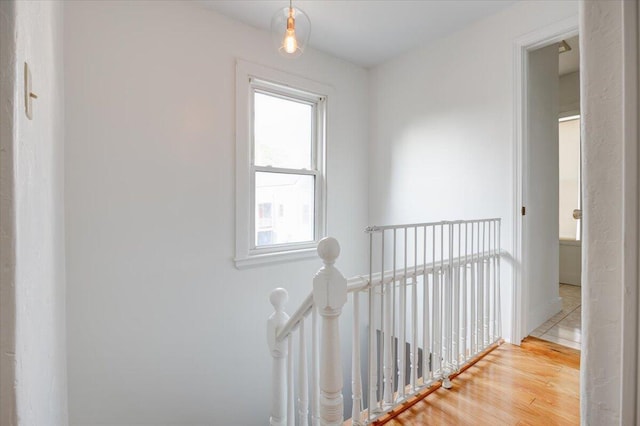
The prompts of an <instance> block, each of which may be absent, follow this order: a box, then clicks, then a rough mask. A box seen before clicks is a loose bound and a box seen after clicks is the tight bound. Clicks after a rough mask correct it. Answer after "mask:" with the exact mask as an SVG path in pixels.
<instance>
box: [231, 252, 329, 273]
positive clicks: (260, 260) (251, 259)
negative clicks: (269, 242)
mask: <svg viewBox="0 0 640 426" xmlns="http://www.w3.org/2000/svg"><path fill="white" fill-rule="evenodd" d="M317 257H318V253H317V249H316V247H309V248H304V249H298V250H289V251H279V252H274V253H264V254H254V255H250V256H246V257H236V258H235V259H234V262H235V264H236V268H238V269H246V268H251V267H254V266H261V265H269V264H274V263H282V262H289V261H294V260H302V259H311V258H317Z"/></svg>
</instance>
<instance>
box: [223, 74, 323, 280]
mask: <svg viewBox="0 0 640 426" xmlns="http://www.w3.org/2000/svg"><path fill="white" fill-rule="evenodd" d="M237 74H238V75H237V78H238V80H237V97H238V98H237V103H238V109H237V114H238V116H237V129H236V131H237V135H236V137H237V150H236V153H237V163H236V165H237V175H236V197H237V199H236V216H237V219H236V221H237V223H236V265H237V266H238V267H241V266H245V265H251V264H259V263H265V262H271V261H282V260H288V259H294V258H300V257H306V256H310V255H313V253H314V249H315V247H316V245H317V242H318V241H319V240H320V239H321V238H322V237H323V236H324V229H325V190H324V188H325V173H324V152H325V130H326V129H325V127H326V125H325V123H326V99H327V96H326V94H323V93H322V92H320V91H318V90H317V89H321V88H319V87H316V85H315V84H314V83H311V86H312V87H309V85H310V83H309V82H306V81H304V80H302V79H300V78H296V77H293V76H289V75H286V74H284V73H280V72H277V71H274V70H268V69H265V68H262V67H259V66H257V65H253V64H248V63H244V62H239V63H238V73H237ZM314 89H316V90H314Z"/></svg>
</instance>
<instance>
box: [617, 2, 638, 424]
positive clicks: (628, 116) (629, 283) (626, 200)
mask: <svg viewBox="0 0 640 426" xmlns="http://www.w3.org/2000/svg"><path fill="white" fill-rule="evenodd" d="M622 14H623V21H622V32H623V46H622V48H623V52H624V55H623V57H624V65H623V106H622V107H623V120H624V121H623V122H624V124H623V126H624V130H623V131H624V133H623V138H624V147H623V149H624V153H623V158H624V163H623V200H622V203H623V208H622V209H623V210H622V214H623V221H622V223H623V227H624V229H623V232H622V236H623V237H622V238H623V247H622V252H623V270H622V281H623V285H624V297H623V298H622V362H621V371H620V377H621V378H622V389H621V391H622V392H621V398H620V414H621V424H629V425H630V424H638V421H639V420H640V418H639V413H638V406H637V403H638V402H640V401H639V400H638V398H639V394H638V383H639V381H640V380H639V377H638V374H640V371H639V369H638V352H639V348H638V343H639V342H640V339H639V337H638V332H639V331H640V327H639V325H638V303H639V300H638V296H639V293H640V292H639V290H638V260H639V259H638V254H639V248H638V243H639V239H638V209H639V206H638V163H639V158H638V144H639V143H640V137H639V136H640V135H639V133H638V130H639V129H638V116H639V114H640V110H639V106H638V102H639V99H638V98H639V97H640V93H639V92H638V90H639V89H640V88H639V82H638V80H639V79H640V73H639V68H640V65H639V64H638V60H639V59H640V58H639V57H638V47H639V46H640V39H639V38H640V7H638V2H637V1H625V2H622Z"/></svg>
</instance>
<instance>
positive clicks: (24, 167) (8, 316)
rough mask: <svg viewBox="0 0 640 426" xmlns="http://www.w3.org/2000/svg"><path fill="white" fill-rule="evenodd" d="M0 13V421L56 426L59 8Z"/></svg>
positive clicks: (20, 6)
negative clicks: (28, 74)
mask: <svg viewBox="0 0 640 426" xmlns="http://www.w3.org/2000/svg"><path fill="white" fill-rule="evenodd" d="M0 14H1V16H0V19H1V21H0V26H2V27H3V32H2V34H1V36H2V112H1V114H2V126H1V127H2V133H1V135H2V141H1V150H2V163H1V164H2V175H1V177H2V185H1V188H2V190H1V192H2V194H1V197H2V220H1V224H2V229H1V231H2V232H1V233H2V238H1V249H0V250H1V251H2V284H1V288H0V310H1V311H2V324H1V327H0V328H1V329H2V344H1V355H0V356H1V357H2V361H1V370H2V375H1V378H2V384H1V388H0V392H1V393H2V397H1V398H0V399H1V403H2V404H1V406H0V424H2V425H5V424H6V425H13V424H20V425H45V426H50V425H51V426H54V425H60V426H62V425H65V424H67V370H66V363H67V359H66V338H65V334H66V326H65V256H64V253H65V251H64V185H63V179H64V114H63V110H64V108H63V104H64V102H63V63H62V52H63V48H62V20H63V18H62V4H61V3H59V2H39V1H16V2H4V1H3V2H2V5H1V6H0ZM5 31H6V32H5ZM25 62H28V63H29V66H30V67H31V71H32V75H33V87H32V90H33V92H35V93H36V94H37V95H38V99H37V100H35V101H34V103H33V105H34V107H33V109H34V110H33V120H32V121H31V120H28V119H27V117H26V116H25V113H24V78H23V76H24V71H23V70H24V63H25ZM10 86H11V87H10Z"/></svg>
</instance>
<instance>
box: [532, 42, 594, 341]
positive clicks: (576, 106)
mask: <svg viewBox="0 0 640 426" xmlns="http://www.w3.org/2000/svg"><path fill="white" fill-rule="evenodd" d="M551 48H552V47H551ZM547 49H548V48H547ZM532 55H538V53H536V52H533V53H532ZM579 57H580V51H579V39H578V36H575V37H571V38H569V39H566V40H562V41H561V42H560V43H558V90H557V94H558V96H557V99H558V102H557V103H558V138H557V140H558V144H557V148H556V149H557V151H558V153H557V159H558V161H557V164H558V174H557V176H558V179H557V182H558V190H557V198H558V218H557V220H558V260H559V261H558V283H559V289H558V290H559V298H560V300H561V302H560V303H561V304H560V310H559V311H558V312H556V313H554V314H553V316H550V317H548V318H546V319H544V322H543V323H542V324H540V325H538V326H537V327H536V328H535V329H534V330H533V331H532V332H531V333H530V334H529V335H531V336H534V337H539V338H541V339H543V340H547V341H551V342H554V343H558V344H561V345H563V346H568V347H571V348H574V349H578V350H579V349H580V343H581V337H582V332H581V331H582V319H581V316H582V307H581V268H582V242H581V239H582V238H581V235H582V226H581V225H582V224H581V218H582V210H581V204H582V200H581V198H582V197H581V194H582V191H581V181H582V179H581V167H580V159H581V151H580V61H579ZM554 154H555V153H554ZM547 155H548V154H547ZM542 190H543V191H544V188H543V189H542ZM552 196H554V197H555V196H556V194H555V191H554V193H553V195H552ZM541 266H542V267H543V266H544V265H541ZM556 309H557V308H556ZM547 315H549V314H547ZM542 319H543V318H537V321H538V322H539V321H541V320H542Z"/></svg>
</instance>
